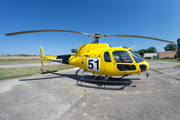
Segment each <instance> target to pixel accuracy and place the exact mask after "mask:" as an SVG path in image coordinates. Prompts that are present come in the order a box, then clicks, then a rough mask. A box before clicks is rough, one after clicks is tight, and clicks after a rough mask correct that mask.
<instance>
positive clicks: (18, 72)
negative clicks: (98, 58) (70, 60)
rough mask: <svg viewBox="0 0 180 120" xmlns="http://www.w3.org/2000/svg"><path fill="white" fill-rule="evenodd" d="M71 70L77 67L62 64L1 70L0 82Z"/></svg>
mask: <svg viewBox="0 0 180 120" xmlns="http://www.w3.org/2000/svg"><path fill="white" fill-rule="evenodd" d="M70 68H75V67H74V66H71V65H64V64H60V65H49V66H34V67H19V68H0V80H3V79H9V78H17V77H25V76H31V75H36V74H43V73H50V72H56V71H58V70H64V69H70Z"/></svg>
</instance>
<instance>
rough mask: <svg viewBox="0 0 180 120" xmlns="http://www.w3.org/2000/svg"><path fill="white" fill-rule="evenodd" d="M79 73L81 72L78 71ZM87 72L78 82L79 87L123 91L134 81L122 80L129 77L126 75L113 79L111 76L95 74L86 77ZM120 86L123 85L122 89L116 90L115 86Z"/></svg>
mask: <svg viewBox="0 0 180 120" xmlns="http://www.w3.org/2000/svg"><path fill="white" fill-rule="evenodd" d="M78 72H79V71H78ZM85 72H86V71H85V70H84V71H83V73H82V76H81V78H80V79H79V80H77V84H78V85H79V86H83V87H91V88H97V89H110V90H121V89H124V88H125V87H127V86H129V85H130V84H131V83H132V81H127V80H123V81H122V80H121V79H122V78H124V77H125V76H127V75H124V76H122V77H120V78H112V77H110V76H102V75H95V74H93V77H92V76H84V73H85ZM83 83H89V84H96V85H97V86H90V85H89V84H88V85H84V84H83ZM119 85H121V86H122V85H123V86H122V87H120V88H115V87H114V86H119ZM107 86H113V87H107Z"/></svg>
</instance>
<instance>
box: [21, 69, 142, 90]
mask: <svg viewBox="0 0 180 120" xmlns="http://www.w3.org/2000/svg"><path fill="white" fill-rule="evenodd" d="M80 70H81V69H78V70H77V71H76V73H75V74H61V73H57V71H53V72H46V73H41V74H49V73H51V74H54V75H57V76H56V77H44V78H32V79H20V80H19V81H33V80H45V79H46V80H47V79H55V78H63V77H68V78H71V79H72V80H76V81H77V85H79V86H82V87H89V88H96V89H108V90H123V89H124V88H125V87H127V86H129V85H131V84H132V83H133V82H132V80H140V79H139V78H122V79H120V78H114V77H110V78H109V80H108V81H114V82H115V83H105V84H104V83H103V82H101V81H100V82H94V81H86V80H83V81H82V80H80V78H81V77H82V76H81V75H78V73H79V72H80ZM84 78H87V79H93V76H92V75H85V76H84ZM98 79H99V80H100V78H99V77H97V78H96V80H98ZM81 81H82V82H81ZM79 83H80V84H79ZM82 83H85V85H84V84H82ZM107 86H108V87H107Z"/></svg>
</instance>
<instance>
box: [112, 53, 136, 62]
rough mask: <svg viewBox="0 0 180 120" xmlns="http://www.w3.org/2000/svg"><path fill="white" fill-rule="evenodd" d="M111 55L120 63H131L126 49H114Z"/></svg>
mask: <svg viewBox="0 0 180 120" xmlns="http://www.w3.org/2000/svg"><path fill="white" fill-rule="evenodd" d="M113 57H114V60H115V61H116V62H120V63H133V61H132V59H131V57H130V56H129V53H128V52H127V51H114V52H113Z"/></svg>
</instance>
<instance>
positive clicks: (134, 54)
mask: <svg viewBox="0 0 180 120" xmlns="http://www.w3.org/2000/svg"><path fill="white" fill-rule="evenodd" d="M129 52H130V53H131V55H132V56H133V58H134V60H135V61H136V63H140V62H142V61H144V59H143V58H142V57H141V56H140V55H138V54H137V53H135V52H134V51H132V50H129Z"/></svg>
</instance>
